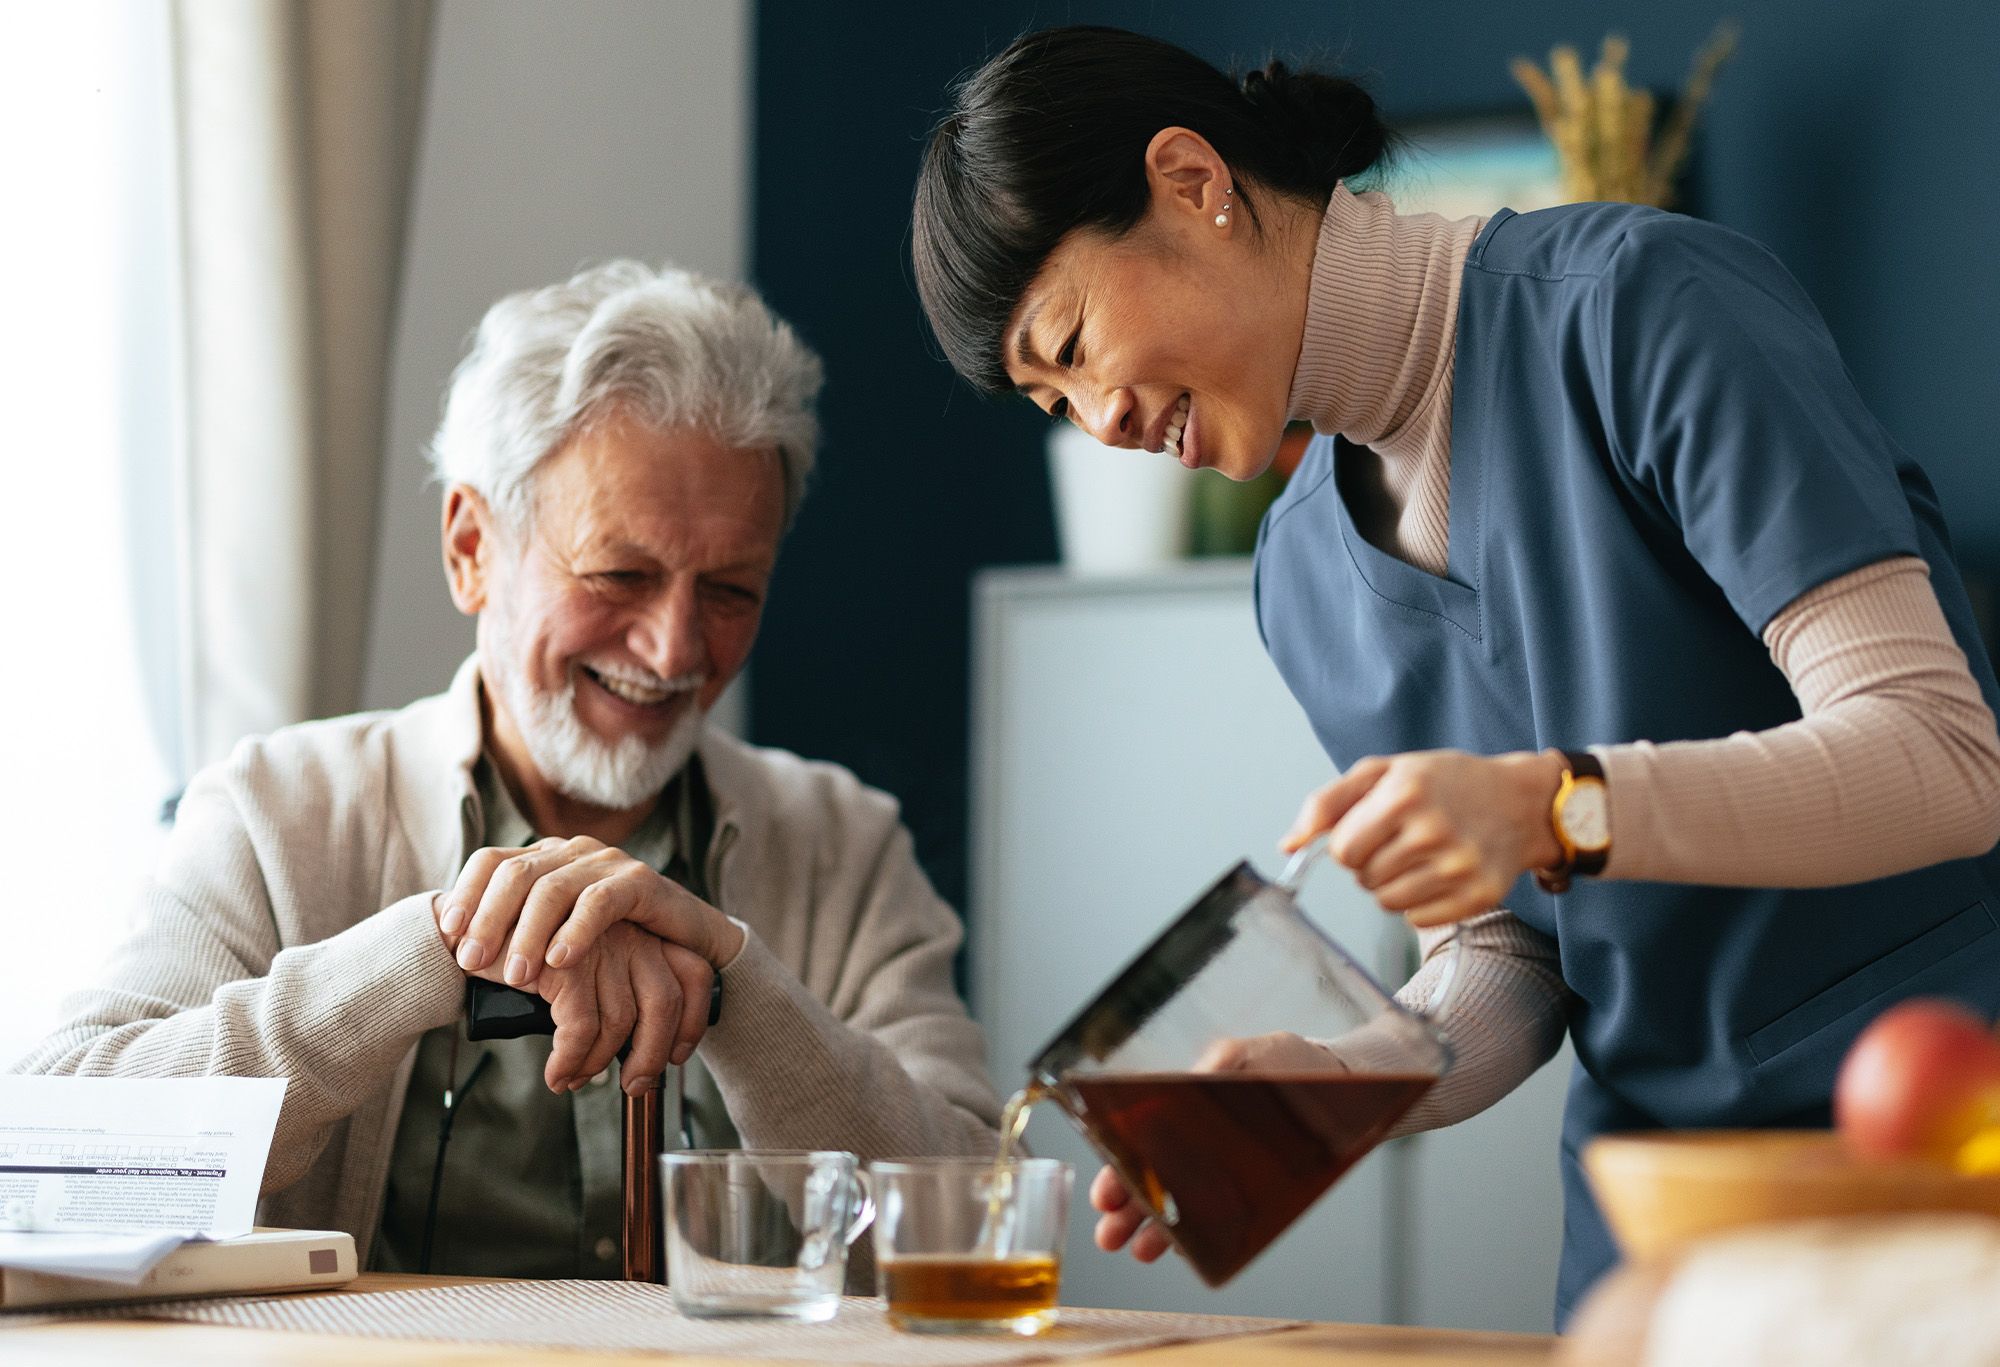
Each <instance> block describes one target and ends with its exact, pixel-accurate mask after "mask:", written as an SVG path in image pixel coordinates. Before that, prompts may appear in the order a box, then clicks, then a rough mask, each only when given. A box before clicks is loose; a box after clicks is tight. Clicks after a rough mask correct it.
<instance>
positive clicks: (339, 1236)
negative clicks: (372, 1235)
mask: <svg viewBox="0 0 2000 1367" xmlns="http://www.w3.org/2000/svg"><path fill="white" fill-rule="evenodd" d="M359 1271H360V1269H359V1267H358V1266H357V1264H356V1262H355V1257H354V1239H353V1237H352V1236H350V1235H347V1234H343V1233H340V1232H339V1231H337V1230H325V1229H253V1230H251V1231H250V1232H249V1233H248V1234H239V1235H238V1236H236V1237H235V1238H234V1239H216V1240H213V1241H199V1240H190V1241H189V1242H187V1243H184V1244H182V1245H181V1246H180V1247H179V1248H177V1249H175V1250H174V1251H173V1252H172V1253H169V1254H168V1255H167V1256H166V1257H164V1258H162V1259H161V1260H160V1261H159V1262H158V1263H157V1264H155V1265H154V1267H153V1270H152V1271H150V1272H148V1273H147V1274H146V1276H145V1278H144V1279H143V1280H141V1281H140V1282H139V1283H138V1284H136V1285H131V1284H126V1283H120V1282H108V1281H97V1280H95V1279H93V1278H89V1277H67V1276H58V1275H57V1274H55V1273H51V1272H27V1271H23V1270H22V1269H20V1268H12V1267H8V1268H0V1309H6V1310H22V1309H26V1308H27V1307H29V1306H47V1305H83V1304H88V1303H90V1302H93V1301H159V1300H174V1299H178V1298H179V1297H182V1296H227V1295H234V1294H236V1293H238V1292H244V1291H302V1290H306V1289H309V1288H312V1287H322V1286H340V1285H343V1284H345V1283H347V1282H351V1281H353V1280H354V1278H355V1276H356V1275H357V1274H358V1273H359Z"/></svg>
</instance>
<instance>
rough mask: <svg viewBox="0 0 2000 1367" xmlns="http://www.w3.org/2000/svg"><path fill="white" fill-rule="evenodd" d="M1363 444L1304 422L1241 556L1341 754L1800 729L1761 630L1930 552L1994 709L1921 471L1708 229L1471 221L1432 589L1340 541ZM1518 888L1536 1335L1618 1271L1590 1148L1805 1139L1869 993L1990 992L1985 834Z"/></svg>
mask: <svg viewBox="0 0 2000 1367" xmlns="http://www.w3.org/2000/svg"><path fill="white" fill-rule="evenodd" d="M1357 454H1359V453H1357V452H1355V451H1354V450H1353V449H1352V448H1351V447H1349V446H1348V445H1347V443H1345V442H1344V441H1342V440H1339V439H1328V438H1321V439H1319V440H1317V441H1315V442H1314V443H1313V445H1312V446H1311V447H1309V448H1308V450H1307V453H1306V456H1305V459H1304V461H1303V463H1302V464H1301V465H1300V467H1299V470H1298V472H1297V473H1296V474H1295V475H1294V476H1293V478H1292V480H1291V483H1290V485H1289V487H1288V488H1287V490H1286V492H1285V494H1284V496H1283V497H1282V498H1281V499H1280V500H1279V501H1278V502H1277V504H1276V505H1274V506H1273V508H1272V509H1271V512H1270V513H1269V515H1268V516H1267V518H1266V519H1265V522H1264V527H1263V530H1262V532H1261V533H1260V536H1259V541H1258V551H1257V613H1258V622H1259V626H1260V628H1261V630H1262V631H1263V634H1264V639H1265V643H1266V645H1267V646H1268V648H1269V649H1270V652H1271V656H1272V658H1273V659H1274V660H1275V661H1276V662H1277V666H1278V669H1279V671H1280V673H1281V674H1282V675H1283V676H1284V678H1285V681H1286V683H1287V684H1288V685H1289V686H1290V688H1291V690H1292V692H1293V694H1294V695H1295V696H1296V697H1297V698H1298V700H1299V701H1300V703H1301V704H1303V706H1304V707H1305V710H1306V712H1307V714H1308V716H1309V717H1310V719H1311V721H1312V724H1313V727H1314V729H1315V731H1316V733H1317V734H1318V736H1319V739H1320V741H1321V743H1322V744H1323V745H1324V746H1325V747H1326V752H1327V754H1328V755H1329V756H1330V757H1331V758H1332V760H1333V762H1334V763H1335V764H1336V765H1338V766H1340V767H1341V768H1345V767H1346V766H1348V765H1349V764H1352V763H1353V762H1354V761H1355V760H1357V759H1359V758H1361V757H1362V756H1364V755H1371V754H1375V755H1380V754H1395V753H1399V752H1402V751H1409V750H1426V749H1434V748H1438V747H1455V748H1459V749H1464V750H1470V751H1475V752H1480V753H1489V754H1490V753H1497V752H1501V751H1510V750H1537V749H1542V748H1545V747H1548V746H1560V747H1564V748H1569V749H1579V748H1582V747H1584V746H1588V745H1601V744H1617V743H1619V742H1624V741H1634V740H1651V741H1658V742H1665V741H1672V740H1681V739H1698V738H1708V737H1716V736H1726V735H1728V734H1730V733H1731V732H1734V731H1739V730H1760V729H1763V728H1766V727H1771V726H1776V725H1779V724H1781V723H1783V722H1787V721H1792V720H1795V719H1796V718H1797V717H1798V716H1799V706H1798V702H1797V699H1796V698H1795V697H1794V695H1793V693H1792V690H1791V688H1790V686H1789V685H1788V684H1787V683H1786V680H1785V678H1784V676H1783V674H1782V673H1781V672H1780V671H1779V670H1778V669H1777V668H1776V666H1774V665H1773V664H1772V663H1771V660H1770V657H1769V655H1768V654H1767V653H1766V651H1765V648H1764V645H1763V642H1762V640H1761V636H1762V632H1763V630H1764V627H1765V626H1766V624H1767V623H1769V622H1770V620H1771V619H1772V618H1773V617H1774V616H1775V615H1776V614H1777V613H1778V612H1779V611H1780V610H1781V609H1783V608H1784V607H1785V606H1786V605H1787V604H1789V603H1790V602H1791V601H1792V600H1793V599H1795V598H1797V597H1798V596H1799V595H1800V594H1802V593H1804V592H1806V591H1807V590H1808V589H1811V588H1813V587H1815V586H1817V585H1819V584H1822V583H1825V582H1826V581H1827V580H1830V579H1833V578H1836V577H1837V576H1839V575H1841V574H1844V573H1846V572H1848V571H1850V570H1854V569H1858V568H1860V567H1861V566H1864V565H1868V564H1871V563H1873V562H1875V561H1878V560H1881V559H1884V558H1885V557H1889V556H1901V555H1918V556H1922V557H1923V558H1924V559H1925V560H1927V561H1928V562H1929V563H1930V567H1931V578H1932V584H1933V586H1934V587H1935V588H1936V590H1937V593H1938V598H1939V600H1940V602H1941V603H1942V604H1943V606H1944V611H1945V616H1946V618H1947V619H1948V620H1949V622H1950V624H1951V628H1952V631H1953V633H1954V634H1955V635H1956V636H1957V638H1958V642H1959V645H1960V646H1961V647H1962V648H1963V649H1964V650H1965V652H1966V655H1967V657H1968V659H1969V660H1970V661H1971V663H1972V668H1973V672H1974V675H1975V677H1976V678H1977V679H1978V680H1979V684H1980V687H1981V688H1982V689H1983V690H1984V692H1985V694H1986V698H1987V701H1988V703H1989V704H1992V705H1994V706H1995V709H1996V711H2000V687H1996V685H1995V682H1994V676H1993V670H1992V666H1991V664H1990V663H1989V661H1988V659H1987V656H1986V653H1985V651H1984V649H1983V648H1982V646H1981V644H1980V640H1979V637H1978V634H1977V631H1976V629H1975V627H1974V624H1973V617H1972V612H1971V609H1970V606H1969V604H1968V602H1967V600H1966V596H1965V591H1964V587H1963V585H1962V584H1961V582H1960V580H1959V576H1958V572H1957V570H1956V568H1955V567H1954V565H1953V563H1952V559H1951V549H1950V544H1949V542H1948V539H1947V536H1946V532H1945V525H1944V520H1943V518H1942V517H1941V516H1940V515H1939V512H1938V506H1937V499H1936V496H1935V494H1934V493H1933V492H1932V489H1931V485H1930V482H1929V480H1928V479H1927V478H1926V477H1925V476H1924V474H1923V472H1922V471H1921V470H1920V469H1918V467H1917V466H1916V464H1915V463H1914V462H1912V461H1911V460H1910V459H1909V458H1908V457H1907V456H1905V455H1904V454H1903V453H1902V452H1901V451H1899V450H1898V449H1897V448H1896V445H1895V443H1894V442H1892V441H1891V440H1890V438H1889V436H1888V434H1887V433H1885V432H1884V431H1883V430H1882V428H1881V427H1880V426H1879V425H1878V424H1877V423H1876V421H1875V420H1874V418H1873V417H1871V416H1870V415H1869V413H1868V411H1867V409H1866V407H1865V406H1864V405H1863V404H1862V402H1861V399H1860V397H1859V396H1858V395H1857V394H1856V393H1855V390H1854V385H1853V382H1852V380H1851V379H1850V378H1849V376H1848V374H1847V371H1846V369H1845V367H1844V366H1843V365H1842V364H1841V360H1840V357H1839V355H1838V353H1837V352H1836V350H1835V348H1834V344H1833V340H1832V338H1831V337H1830V336H1829V335H1828V333H1827V330H1826V326H1825V324H1824V323H1823V322H1822V321H1821V319H1820V317H1819V314H1818V313H1817V311H1816V310H1815V309H1814V308H1813V306H1812V303H1811V301H1810V300H1808V299H1807V297H1806V295H1805V293H1804V291H1803V290H1801V289H1800V288H1799V286H1798V284H1797V282H1795V281H1794V280H1793V279H1792V278H1791V276H1790V275H1789V274H1788V273H1787V272H1786V271H1785V269H1784V268H1783V267H1782V266H1781V265H1780V264H1779V263H1778V261H1777V260H1776V258H1774V257H1773V256H1772V255H1771V254H1770V253H1769V252H1767V251H1765V250H1764V249H1763V248H1761V247H1759V246H1758V245H1757V244H1755V243H1754V242H1751V241H1750V240H1748V239H1747V238H1744V237H1742V236H1741V235H1739V234H1737V233H1733V232H1730V231H1728V230H1727V229H1724V228H1720V227H1717V226H1715V225H1713V224H1709V223H1703V222H1700V221H1698V220H1694V219H1689V218H1683V217H1680V216H1678V215H1673V214H1665V213H1661V212H1659V211H1657V210H1651V209H1641V208H1634V207H1629V206H1623V205H1602V204H1596V205H1576V206H1570V207H1566V208H1561V209H1551V210H1545V211H1542V212H1539V213H1533V214H1514V213H1511V212H1506V211H1503V212H1501V213H1500V214H1498V215H1496V216H1495V217H1494V218H1493V220H1492V221H1491V222H1490V223H1489V224H1488V225H1487V226H1486V228H1485V230H1484V231H1483V232H1482V233H1481V234H1480V235H1479V238H1478V240H1477V241H1476V242H1475V243H1474V245H1473V248H1472V252H1471V255H1470V257H1469V259H1468V261H1467V263H1466V268H1465V277H1464V288H1463V292H1462V294H1461V296H1460V304H1459V318H1458V350H1457V361H1456V369H1455V386H1454V391H1453V400H1452V457H1451V539H1450V540H1451V544H1450V563H1449V567H1448V572H1447V573H1446V574H1445V575H1444V576H1443V577H1439V576H1436V575H1432V574H1429V573H1426V572H1425V571H1423V570H1421V569H1418V568H1416V567H1415V566H1413V565H1410V564H1408V563H1406V562H1404V561H1402V560H1399V559H1397V558H1396V557H1395V556H1392V555H1389V554H1387V553H1386V552H1384V551H1382V550H1380V549H1378V548H1377V547H1375V546H1374V545H1372V544H1370V543H1369V542H1368V541H1367V540H1366V539H1365V538H1363V537H1362V536H1361V535H1360V534H1359V532H1357V530H1356V528H1355V523H1354V520H1353V518H1352V516H1351V515H1350V513H1349V509H1348V503H1347V497H1346V495H1345V494H1344V492H1343V484H1344V482H1345V481H1344V479H1343V470H1349V471H1351V469H1352V467H1353V464H1354V458H1355V457H1356V455H1357ZM1611 800H1612V803H1613V805H1614V807H1615V805H1616V803H1617V800H1618V795H1617V794H1616V793H1615V792H1614V793H1613V794H1612V795H1611ZM1752 834H1753V835H1754V832H1753V833H1752ZM1507 906H1508V907H1509V908H1510V909H1511V910H1512V911H1513V912H1514V914H1515V915H1517V916H1519V917H1520V918H1521V919H1522V920H1523V921H1525V922H1526V923H1528V924H1529V925H1531V926H1534V927H1535V928H1536V929H1537V930H1540V931H1543V932H1544V933H1546V934H1549V935H1552V936H1554V937H1555V939H1556V942H1557V944H1558V945H1559V947H1560V950H1561V956H1562V972H1563V978H1564V980H1565V981H1566V982H1567V983H1568V985H1569V987H1570V988H1571V990H1572V991H1574V992H1575V994H1576V1007H1575V1010H1574V1012H1573V1014H1572V1017H1571V1024H1570V1029H1571V1035H1572V1038H1573V1039H1574V1041H1575V1045H1576V1053H1577V1059H1578V1064H1579V1066H1578V1068H1577V1071H1576V1074H1575V1076H1574V1078H1573V1080H1572V1083H1571V1087H1570V1095H1569V1105H1568V1110H1567V1113H1566V1116H1565V1120H1564V1132H1563V1144H1562V1156H1561V1161H1562V1168H1563V1181H1564V1202H1565V1211H1564V1239H1563V1259H1562V1272H1561V1280H1560V1285H1559V1289H1558V1292H1557V1311H1556V1314H1557V1323H1558V1324H1561V1323H1563V1322H1564V1321H1566V1320H1567V1318H1568V1315H1569V1313H1570V1311H1571V1309H1572V1308H1573V1307H1574V1305H1575V1303H1576V1301H1577V1299H1578V1297H1579V1296H1581V1295H1582V1293H1583V1292H1584V1291H1585V1290H1587V1289H1588V1288H1589V1286H1590V1284H1591V1283H1592V1282H1594V1281H1595V1280H1596V1279H1597V1278H1598V1277H1599V1276H1600V1275H1602V1274H1603V1273H1604V1272H1605V1271H1606V1270H1607V1269H1608V1268H1609V1267H1610V1266H1611V1265H1612V1264H1613V1262H1614V1261H1615V1257H1616V1255H1615V1251H1614V1249H1613V1246H1612V1243H1611V1239H1610V1236H1609V1234H1608V1232H1607V1231H1606V1229H1605V1226H1604V1222H1603V1220H1602V1218H1601V1216H1600V1215H1599V1213H1598V1211H1597V1209H1596V1206H1595V1204H1594V1203H1593V1202H1592V1200H1591V1197H1590V1193H1589V1190H1588V1188H1587V1186H1586V1185H1585V1182H1584V1178H1583V1174H1582V1170H1581V1168H1580V1166H1579V1163H1578V1152H1579V1149H1580V1148H1581V1146H1582V1145H1584V1144H1585V1143H1587V1142H1588V1141H1589V1140H1590V1139H1591V1137H1593V1136H1594V1135H1597V1134H1601V1133H1605V1132H1608V1131H1618V1130H1643V1129H1650V1128H1659V1127H1674V1128H1693V1127H1738V1126H1796V1125H1823V1124H1825V1123H1827V1121H1828V1111H1829V1098H1830V1096H1831V1094H1832V1089H1833V1079H1834V1074H1835V1072H1836V1070H1837V1068H1838V1066H1839V1062H1840V1059H1841V1057H1842V1055H1843V1054H1844V1052H1845V1051H1846V1049H1847V1046H1848V1044H1849V1043H1850V1042H1851V1041H1852V1040H1853V1038H1854V1036H1855V1035H1856V1034H1857V1033H1858V1032H1859V1031H1860V1029H1861V1028H1862V1026H1863V1025H1865V1024H1866V1023H1867V1022H1868V1021H1869V1020H1870V1019H1871V1018H1872V1017H1873V1016H1874V1015H1876V1014H1877V1013H1878V1012H1880V1011H1881V1010H1882V1009H1883V1007H1885V1006H1887V1005H1888V1004H1889V1003H1890V1002H1891V1001H1893V1000H1896V999H1898V998H1901V997H1906V996H1913V995H1917V994H1928V993H1938V994H1944V995H1949V996H1956V997H1959V998H1961V999H1964V1000H1966V1001H1969V1002H1972V1003H1974V1004H1975V1005H1977V1006H1979V1007H1980V1008H1982V1009H1984V1010H1985V1011H1986V1012H1987V1013H1988V1014H1992V1013H1994V1012H1995V1011H2000V934H1995V933H1994V932H1995V930H1996V922H1995V911H1996V909H2000V852H1989V853H1988V854H1986V855H1985V856H1983V857H1981V858H1978V859H1967V860H1959V861H1955V862H1952V863H1947V864H1939V865H1934V866H1932V867H1930V868H1926V869H1920V870H1917V871H1915V872H1912V873H1906V874H1901V875H1898V876H1896V877H1893V878H1884V879H1880V880H1878V881H1875V882H1872V883H1864V884H1858V885H1851V886H1847V887H1839V888H1821V889H1812V890H1795V889H1763V888H1751V889H1745V888H1723V887H1701V886H1693V885H1685V884H1663V883H1637V882H1620V881H1612V880H1605V881H1593V880H1588V879H1585V880H1579V881H1578V883H1577V884H1576V886H1575V887H1574V888H1573V890H1572V891H1570V892H1569V893H1567V894H1565V895H1563V896H1560V897H1555V896H1550V895H1548V894H1546V893H1543V892H1541V891H1540V890H1539V889H1538V888H1537V887H1536V886H1535V885H1534V883H1533V882H1532V880H1529V879H1526V878H1523V879H1522V880H1521V881H1520V883H1518V884H1517V885H1516V886H1515V887H1514V888H1513V889H1512V892H1511V894H1510V896H1509V899H1508V901H1507Z"/></svg>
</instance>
